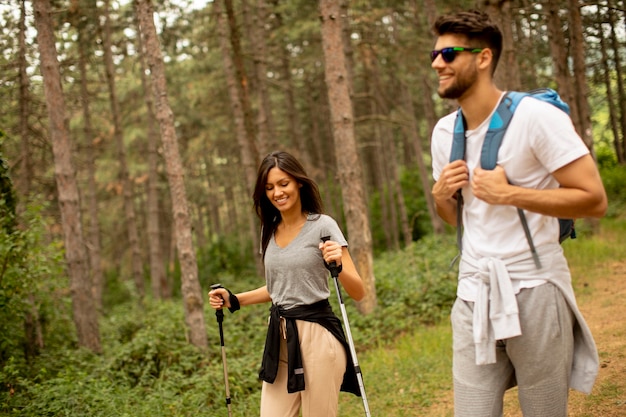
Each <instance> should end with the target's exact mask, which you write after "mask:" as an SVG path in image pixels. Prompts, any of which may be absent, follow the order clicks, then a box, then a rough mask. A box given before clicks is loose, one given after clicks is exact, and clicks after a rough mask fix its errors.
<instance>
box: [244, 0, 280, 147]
mask: <svg viewBox="0 0 626 417" xmlns="http://www.w3.org/2000/svg"><path fill="white" fill-rule="evenodd" d="M266 8H267V6H266V4H265V1H264V0H257V7H256V10H255V12H253V13H252V26H251V27H250V31H249V33H250V35H251V36H250V44H251V47H252V51H253V52H252V55H253V62H254V70H255V71H254V72H255V77H256V85H257V94H258V106H257V108H258V110H257V123H256V125H257V132H258V133H257V135H258V142H259V144H260V145H261V147H260V148H259V150H260V151H261V154H263V155H264V154H267V153H269V152H270V151H271V150H274V149H277V148H278V146H279V143H278V141H277V137H276V132H275V131H274V120H273V117H272V105H271V103H270V95H269V88H268V83H267V46H266V44H265V38H266V37H267V34H266V31H265V22H266V19H267V11H266ZM263 146H266V147H267V148H265V149H264V148H263Z"/></svg>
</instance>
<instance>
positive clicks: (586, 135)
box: [568, 0, 593, 152]
mask: <svg viewBox="0 0 626 417" xmlns="http://www.w3.org/2000/svg"><path fill="white" fill-rule="evenodd" d="M580 7H581V4H580V2H579V1H578V0H569V13H568V15H569V23H570V24H569V28H570V30H569V31H570V50H571V51H572V52H571V55H572V58H573V62H574V65H573V67H574V80H573V81H574V100H575V102H576V110H577V111H578V115H577V117H576V118H575V120H578V132H579V133H580V136H581V137H582V139H583V141H584V142H585V144H586V145H587V147H588V148H589V149H590V150H591V151H592V152H593V134H592V131H591V112H590V110H589V101H588V100H587V97H588V96H589V86H588V85H587V76H586V75H587V65H586V63H585V42H584V39H583V22H582V17H581V13H580Z"/></svg>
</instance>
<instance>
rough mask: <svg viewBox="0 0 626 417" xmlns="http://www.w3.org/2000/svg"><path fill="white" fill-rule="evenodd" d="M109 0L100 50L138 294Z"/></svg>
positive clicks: (137, 255)
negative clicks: (107, 90) (102, 56)
mask: <svg viewBox="0 0 626 417" xmlns="http://www.w3.org/2000/svg"><path fill="white" fill-rule="evenodd" d="M109 8H110V2H109V0H105V2H104V6H103V11H104V22H103V27H102V40H103V45H102V50H103V53H104V54H103V55H104V67H105V72H106V78H107V85H108V87H109V102H110V105H111V118H112V119H113V136H114V138H115V143H116V145H117V162H118V164H119V180H120V183H121V186H122V198H123V200H124V220H125V224H126V232H127V236H128V246H129V247H130V252H131V270H132V277H133V281H134V282H135V289H136V290H137V294H138V295H139V297H140V298H143V296H144V294H145V290H144V283H143V265H142V259H141V246H139V231H138V228H137V216H136V214H135V211H136V210H135V203H134V201H135V198H134V190H133V182H132V180H131V178H130V173H129V171H128V161H127V157H126V145H125V144H124V127H123V125H122V120H121V114H120V106H119V102H118V99H117V90H116V81H115V64H114V63H113V51H112V48H113V45H112V40H111V37H112V34H111V16H110V11H109Z"/></svg>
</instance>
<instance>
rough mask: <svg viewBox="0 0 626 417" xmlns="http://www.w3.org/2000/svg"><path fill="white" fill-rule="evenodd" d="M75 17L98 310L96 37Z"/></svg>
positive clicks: (91, 262)
mask: <svg viewBox="0 0 626 417" xmlns="http://www.w3.org/2000/svg"><path fill="white" fill-rule="evenodd" d="M77 12H78V13H76V14H75V16H73V21H74V22H75V25H76V26H77V31H78V53H79V56H78V69H79V72H80V101H81V107H82V111H83V136H84V137H83V141H84V150H85V158H86V160H87V163H86V164H85V166H86V169H87V189H86V191H85V193H84V195H85V197H86V198H85V200H86V203H87V212H88V213H89V216H88V219H89V224H88V226H87V240H88V242H89V244H88V245H87V253H88V254H89V265H90V270H91V281H92V282H91V283H92V292H93V297H94V302H95V305H96V307H97V308H98V310H101V309H102V297H103V292H104V273H103V271H102V245H101V237H100V221H99V215H98V197H97V190H98V187H97V184H96V169H97V162H96V147H97V146H98V145H97V144H98V140H97V139H96V137H95V135H94V129H93V126H92V121H91V108H90V105H89V102H90V99H89V89H88V78H89V77H88V74H89V73H88V71H87V61H88V58H87V57H88V55H89V54H88V51H90V50H91V47H90V41H89V40H90V39H93V36H91V37H90V36H89V33H88V31H87V27H86V22H88V18H87V16H85V14H83V13H80V10H77Z"/></svg>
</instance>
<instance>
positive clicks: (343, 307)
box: [322, 236, 371, 417]
mask: <svg viewBox="0 0 626 417" xmlns="http://www.w3.org/2000/svg"><path fill="white" fill-rule="evenodd" d="M329 239H330V236H324V237H322V242H326V241H327V240H329ZM328 269H329V270H330V275H331V276H332V277H333V281H334V282H335V291H336V292H337V298H338V299H339V308H340V309H341V316H342V317H343V324H344V326H345V328H346V335H347V337H348V345H349V346H350V355H351V356H352V364H353V365H354V371H355V372H356V379H357V381H358V383H359V390H360V391H361V399H362V400H363V408H364V409H365V416H366V417H371V414H370V408H369V405H368V404H367V397H366V396H365V385H364V384H363V373H362V372H361V367H360V366H359V361H358V360H357V357H356V349H355V348H354V340H352V332H351V331H350V322H349V321H348V313H347V311H346V305H345V304H344V302H343V297H342V296H341V288H340V286H339V267H338V266H337V263H336V262H335V261H333V262H330V263H329V264H328Z"/></svg>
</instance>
